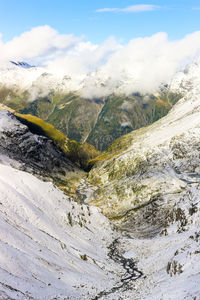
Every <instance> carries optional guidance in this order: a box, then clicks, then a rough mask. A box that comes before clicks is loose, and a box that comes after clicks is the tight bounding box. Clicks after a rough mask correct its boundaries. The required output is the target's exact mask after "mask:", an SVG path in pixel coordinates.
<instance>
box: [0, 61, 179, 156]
mask: <svg viewBox="0 0 200 300" xmlns="http://www.w3.org/2000/svg"><path fill="white" fill-rule="evenodd" d="M74 84H75V83H74V82H73V81H72V79H71V78H70V77H68V76H62V77H56V76H55V75H53V74H50V73H47V72H46V70H45V69H44V68H38V67H33V66H30V65H29V64H27V63H25V62H10V63H8V64H7V65H6V66H4V68H2V69H0V103H3V104H5V105H8V106H9V107H11V108H13V109H15V110H16V111H17V112H21V113H24V114H32V115H35V116H38V117H40V118H42V119H43V120H45V121H47V122H49V123H51V124H53V125H54V126H55V127H56V128H57V129H59V130H61V131H62V132H63V133H64V134H66V135H67V136H68V137H69V138H70V139H74V140H76V141H78V142H81V143H82V142H85V141H87V142H88V143H90V144H92V145H94V146H95V147H96V148H97V149H99V150H101V151H102V150H104V149H105V148H106V147H107V146H108V145H109V144H110V143H111V142H112V141H114V140H115V139H116V138H118V137H120V136H121V135H124V134H126V133H128V132H131V131H133V130H136V129H138V128H141V127H143V126H147V125H149V124H151V123H153V122H154V121H156V120H158V119H159V118H161V117H162V116H164V115H166V114H167V113H168V111H169V110H170V109H171V107H172V106H173V105H174V103H176V102H177V100H178V99H180V98H181V97H182V95H181V93H179V91H178V92H177V91H176V90H173V91H171V89H170V88H169V87H168V86H162V87H160V89H159V90H158V91H157V93H155V94H144V95H143V94H140V93H132V94H130V95H125V94H123V93H122V92H120V84H122V85H123V84H124V85H125V84H126V82H124V83H119V87H118V86H117V87H115V88H114V89H113V91H111V92H110V94H109V95H108V96H104V97H98V98H97V97H95V98H85V97H83V95H82V91H83V90H84V88H85V87H86V84H87V80H86V79H85V80H82V82H80V86H75V85H74ZM88 84H89V83H88ZM96 84H97V88H98V86H102V85H103V86H104V87H105V86H106V80H105V82H104V83H102V81H101V80H100V81H98V79H97V81H96ZM129 84H130V83H129Z"/></svg>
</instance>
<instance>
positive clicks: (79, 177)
mask: <svg viewBox="0 0 200 300" xmlns="http://www.w3.org/2000/svg"><path fill="white" fill-rule="evenodd" d="M26 67H27V66H26ZM16 68H19V66H15V67H14V71H13V69H12V70H11V71H12V72H17V74H18V71H16V70H18V69H16ZM20 68H21V67H20ZM23 68H24V67H23ZM20 70H21V69H20ZM24 70H25V71H27V72H29V71H30V72H32V70H34V72H39V71H38V70H35V68H34V67H30V68H29V67H28V68H24V69H23V71H22V72H24ZM12 72H11V73H12ZM30 72H29V73H30ZM29 73H27V74H29ZM6 74H7V75H8V72H7V73H6ZM23 74H24V73H23ZM31 74H32V73H31ZM9 76H10V75H9ZM31 76H32V75H31ZM37 76H38V75H37ZM37 76H36V78H37ZM43 77H44V76H43ZM2 78H3V76H2ZM27 80H28V78H27ZM65 80H67V79H65ZM8 82H10V79H9V80H8ZM30 82H31V83H30ZM30 82H29V85H31V86H35V84H33V83H32V81H30ZM27 86H28V85H27ZM28 90H29V91H30V86H28V88H27V87H26V88H24V87H23V89H21V90H19V88H18V87H17V86H15V90H14V86H13V85H12V89H10V88H8V86H7V87H6V86H5V83H4V86H3V85H1V93H0V100H1V103H2V104H1V106H0V213H1V221H0V222H1V224H2V225H1V230H0V243H1V256H0V272H1V280H0V298H1V299H2V300H6V299H7V300H8V299H15V300H22V299H23V300H29V299H30V300H31V299H32V300H64V299H70V300H71V299H76V300H79V299H80V300H82V299H91V300H92V299H106V300H107V299H108V300H109V299H110V300H111V299H112V300H114V299H116V300H117V299H124V300H127V299H134V300H150V299H153V300H161V299H162V300H177V299H178V300H179V299H181V300H182V299H188V300H189V299H193V300H197V299H199V295H200V290H199V281H200V267H199V263H198V262H199V259H200V250H199V249H200V167H199V166H200V147H199V145H200V109H199V97H200V63H199V62H198V61H197V62H196V63H192V64H190V65H189V66H188V67H187V68H186V69H185V70H184V71H180V72H178V73H177V74H176V75H175V76H174V78H173V79H172V81H171V82H170V83H169V84H168V86H165V87H162V88H160V89H159V91H158V93H157V94H155V95H141V94H138V93H135V94H132V95H129V96H124V95H121V94H120V95H118V94H115V93H113V94H112V95H109V96H106V98H99V99H92V100H91V99H85V98H82V97H81V96H80V95H79V94H77V92H70V93H68V94H62V93H60V92H59V93H58V91H56V92H55V90H54V91H51V93H48V95H45V96H43V97H41V98H40V97H39V98H38V97H36V98H35V99H33V100H31V101H30V99H29V101H28V98H29V96H30V95H28V94H27V93H28ZM5 105H7V106H8V107H7V106H5ZM30 114H32V115H33V116H31V115H30ZM40 118H41V119H40ZM46 122H49V123H51V124H52V125H50V124H49V123H46ZM53 125H54V126H55V127H54V126H53ZM141 127H142V128H141ZM59 130H60V131H59ZM65 134H66V136H65ZM71 139H72V140H71ZM73 140H76V141H73ZM85 142H89V143H91V144H92V145H94V146H96V148H98V149H99V150H101V151H102V150H104V151H103V152H101V153H100V152H99V151H97V150H96V149H95V148H94V146H91V145H89V144H87V143H85ZM70 187H71V188H70Z"/></svg>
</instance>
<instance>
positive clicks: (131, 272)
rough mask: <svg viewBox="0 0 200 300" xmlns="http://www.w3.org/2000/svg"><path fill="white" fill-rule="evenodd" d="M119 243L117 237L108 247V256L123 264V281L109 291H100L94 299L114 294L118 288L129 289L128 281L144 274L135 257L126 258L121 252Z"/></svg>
mask: <svg viewBox="0 0 200 300" xmlns="http://www.w3.org/2000/svg"><path fill="white" fill-rule="evenodd" d="M118 245H119V239H115V240H114V241H113V242H112V243H111V244H110V245H109V247H108V249H109V252H108V256H109V257H110V259H112V260H113V261H114V262H116V263H118V264H121V265H122V266H123V268H124V270H125V274H124V275H123V276H122V278H121V282H120V283H119V285H117V286H114V287H113V288H112V289H110V290H109V291H102V292H100V293H99V294H98V295H97V296H95V297H94V298H92V300H98V299H100V298H102V297H103V296H108V295H110V294H113V293H115V292H116V291H117V290H119V289H122V288H123V289H124V288H125V289H128V283H129V282H130V281H135V280H136V279H138V278H140V277H141V276H142V275H143V273H142V272H141V271H139V270H138V269H137V268H136V267H135V263H134V261H133V259H131V258H125V257H123V256H122V255H121V254H120V253H119V250H118V247H117V246H118Z"/></svg>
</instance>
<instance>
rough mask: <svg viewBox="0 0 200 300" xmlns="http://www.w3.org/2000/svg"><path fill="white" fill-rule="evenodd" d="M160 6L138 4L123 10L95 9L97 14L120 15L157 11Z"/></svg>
mask: <svg viewBox="0 0 200 300" xmlns="http://www.w3.org/2000/svg"><path fill="white" fill-rule="evenodd" d="M159 8H160V6H157V5H150V4H138V5H131V6H127V7H124V8H108V7H107V8H100V9H97V10H96V12H97V13H103V12H120V13H121V12H122V13H138V12H144V11H153V10H156V9H159Z"/></svg>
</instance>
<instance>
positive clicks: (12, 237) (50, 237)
mask: <svg viewBox="0 0 200 300" xmlns="http://www.w3.org/2000/svg"><path fill="white" fill-rule="evenodd" d="M0 214H1V218H0V223H1V226H0V249H1V250H0V274H1V275H0V278H1V280H0V299H15V300H17V299H20V300H21V299H41V300H45V299H46V300H50V299H88V296H86V295H87V293H90V297H92V295H93V296H94V295H95V294H96V293H98V291H101V290H102V289H104V288H105V287H109V286H111V285H112V283H113V282H114V279H115V280H116V278H117V276H116V267H114V266H113V263H112V261H111V260H109V259H108V258H107V256H106V247H105V245H106V244H107V245H108V244H109V243H110V242H111V240H112V236H113V233H112V229H111V226H110V224H109V222H108V221H107V219H106V218H105V217H104V216H102V215H101V214H100V213H99V211H98V209H97V208H95V207H88V206H86V205H78V204H77V203H75V202H74V201H73V200H71V199H69V198H68V197H67V196H65V195H64V194H63V193H62V192H61V191H59V190H58V189H57V188H55V187H54V186H53V185H52V183H44V182H42V181H40V180H39V179H37V178H35V177H34V176H32V175H31V174H28V173H25V172H22V171H18V170H16V169H13V168H11V167H10V166H8V165H7V166H6V165H3V164H2V163H1V164H0ZM81 256H82V258H81ZM111 271H112V272H114V273H113V274H112V273H111Z"/></svg>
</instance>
